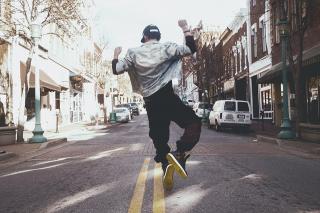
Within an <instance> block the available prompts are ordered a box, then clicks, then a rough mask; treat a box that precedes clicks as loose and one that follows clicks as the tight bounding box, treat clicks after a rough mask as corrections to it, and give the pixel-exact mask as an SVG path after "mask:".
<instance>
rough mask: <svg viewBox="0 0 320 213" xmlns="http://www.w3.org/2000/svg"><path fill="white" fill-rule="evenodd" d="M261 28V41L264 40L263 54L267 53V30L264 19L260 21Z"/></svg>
mask: <svg viewBox="0 0 320 213" xmlns="http://www.w3.org/2000/svg"><path fill="white" fill-rule="evenodd" d="M259 27H260V29H261V40H262V52H266V51H267V28H266V22H265V20H264V17H263V16H262V17H260V19H259Z"/></svg>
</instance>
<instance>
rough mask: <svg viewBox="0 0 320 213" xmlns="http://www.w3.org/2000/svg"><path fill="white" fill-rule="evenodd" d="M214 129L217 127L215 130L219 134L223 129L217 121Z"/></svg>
mask: <svg viewBox="0 0 320 213" xmlns="http://www.w3.org/2000/svg"><path fill="white" fill-rule="evenodd" d="M214 127H215V130H216V131H217V132H219V131H220V130H221V127H220V125H219V124H218V122H217V121H216V123H215V125H214Z"/></svg>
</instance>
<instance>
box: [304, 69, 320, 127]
mask: <svg viewBox="0 0 320 213" xmlns="http://www.w3.org/2000/svg"><path fill="white" fill-rule="evenodd" d="M307 93H308V94H307V104H308V108H307V110H308V112H307V114H308V120H309V122H310V123H315V124H320V98H319V95H320V73H317V74H315V75H314V76H312V77H310V78H309V79H308V81H307Z"/></svg>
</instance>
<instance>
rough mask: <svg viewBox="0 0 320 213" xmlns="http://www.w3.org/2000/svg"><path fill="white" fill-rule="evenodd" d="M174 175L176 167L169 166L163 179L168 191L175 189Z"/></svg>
mask: <svg viewBox="0 0 320 213" xmlns="http://www.w3.org/2000/svg"><path fill="white" fill-rule="evenodd" d="M173 173H174V166H173V165H172V164H169V165H168V167H167V169H166V173H165V174H164V177H163V186H164V188H165V189H166V190H171V189H172V188H173Z"/></svg>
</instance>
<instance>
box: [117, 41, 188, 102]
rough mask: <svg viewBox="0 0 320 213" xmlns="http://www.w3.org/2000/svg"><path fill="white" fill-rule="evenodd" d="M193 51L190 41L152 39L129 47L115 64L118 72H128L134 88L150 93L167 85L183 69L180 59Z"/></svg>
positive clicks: (143, 94) (135, 90)
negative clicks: (188, 43)
mask: <svg viewBox="0 0 320 213" xmlns="http://www.w3.org/2000/svg"><path fill="white" fill-rule="evenodd" d="M190 54H192V52H191V50H190V48H189V47H188V46H187V45H178V44H175V43H172V42H166V43H159V42H158V41H155V40H151V41H149V42H146V43H144V44H142V45H141V46H140V47H137V48H132V49H129V50H128V52H127V54H126V56H125V57H124V58H123V59H119V60H118V63H117V64H116V74H121V73H124V72H125V71H127V72H128V74H129V76H130V80H131V84H132V89H133V92H136V93H139V94H141V95H142V96H143V97H148V96H150V95H152V94H154V93H155V92H157V91H158V90H159V89H161V88H162V87H164V86H165V85H166V84H167V83H168V82H169V81H171V80H172V79H173V78H174V77H175V76H177V74H178V73H179V72H180V71H181V63H179V62H180V59H181V58H182V57H183V56H186V55H190Z"/></svg>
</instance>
